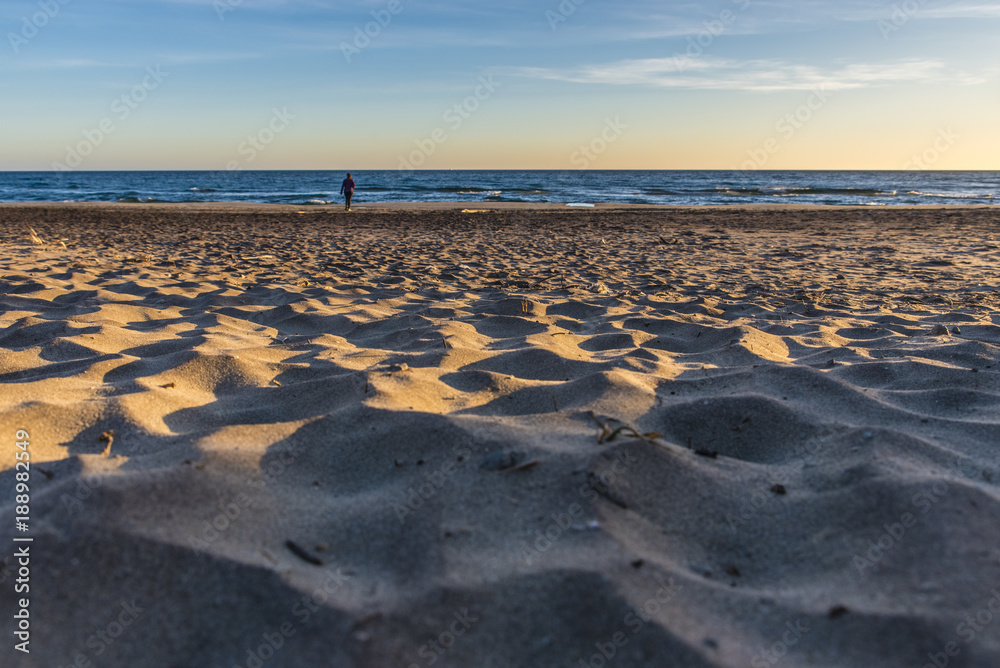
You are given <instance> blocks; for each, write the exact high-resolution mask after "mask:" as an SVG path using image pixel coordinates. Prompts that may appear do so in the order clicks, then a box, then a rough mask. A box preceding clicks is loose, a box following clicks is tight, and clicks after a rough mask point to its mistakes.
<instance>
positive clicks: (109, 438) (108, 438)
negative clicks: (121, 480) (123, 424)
mask: <svg viewBox="0 0 1000 668" xmlns="http://www.w3.org/2000/svg"><path fill="white" fill-rule="evenodd" d="M97 440H99V441H104V442H105V443H107V445H106V446H104V452H102V453H101V456H103V457H110V456H111V444H112V443H114V442H115V432H114V430H113V429H111V430H108V431H106V432H104V433H103V434H101V435H100V437H99V438H98V439H97Z"/></svg>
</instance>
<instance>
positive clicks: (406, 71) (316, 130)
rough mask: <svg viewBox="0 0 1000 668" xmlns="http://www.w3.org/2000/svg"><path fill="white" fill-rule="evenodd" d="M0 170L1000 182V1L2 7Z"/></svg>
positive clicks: (61, 1)
mask: <svg viewBox="0 0 1000 668" xmlns="http://www.w3.org/2000/svg"><path fill="white" fill-rule="evenodd" d="M0 34H2V37H3V40H2V43H0V170H51V169H78V170H104V169H210V170H220V169H337V170H350V169H355V170H363V169H396V168H406V169H413V168H419V169H944V170H947V169H992V170H997V169H1000V122H998V121H1000V114H998V112H1000V40H998V39H997V35H1000V3H997V2H995V0H994V1H993V2H979V1H975V0H955V1H949V0H941V1H933V0H924V1H923V2H921V1H919V0H905V1H901V2H882V1H880V0H840V1H836V2H834V1H827V0H771V1H763V0H712V1H709V2H665V1H663V0H659V1H653V0H540V1H539V0H533V1H529V0H510V1H507V2H503V3H502V4H501V3H495V2H485V1H483V0H465V1H461V2H459V1H457V0H456V1H453V0H336V1H333V0H297V1H296V0H4V2H3V3H0Z"/></svg>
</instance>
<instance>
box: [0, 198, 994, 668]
mask: <svg viewBox="0 0 1000 668" xmlns="http://www.w3.org/2000/svg"><path fill="white" fill-rule="evenodd" d="M463 206H467V205H455V206H450V207H449V206H425V207H417V206H409V207H399V206H397V207H367V208H365V207H358V210H356V211H355V212H354V213H353V214H344V213H343V212H342V211H341V210H340V209H339V208H334V207H305V208H295V207H282V206H236V205H218V206H195V205H190V206H186V205H179V206H169V205H163V206H159V205H155V206H154V205H150V206H143V205H33V206H32V205H18V206H0V221H2V227H0V241H2V246H0V293H2V296H0V327H2V332H0V349H2V353H0V383H2V398H0V435H2V438H3V439H4V444H3V446H2V448H0V452H2V456H3V461H2V467H3V469H4V472H3V473H2V478H3V485H2V487H0V489H3V490H8V491H7V492H4V494H5V498H3V499H2V500H0V503H2V509H3V515H2V518H0V524H2V526H3V536H4V537H5V540H6V544H7V545H8V547H7V548H4V551H3V555H4V557H5V563H6V564H7V569H6V571H7V573H8V574H9V573H12V572H13V571H14V570H16V563H15V560H14V558H13V557H12V554H13V552H14V548H13V543H11V542H10V536H11V535H14V534H15V533H16V532H15V531H14V529H13V527H14V494H13V488H14V470H13V466H14V453H15V451H16V448H15V446H14V440H15V437H14V435H15V432H16V431H17V430H18V429H23V430H27V431H28V432H29V433H30V444H31V445H30V453H31V464H32V473H31V478H30V486H31V492H30V493H31V499H30V504H31V520H30V523H31V530H30V535H32V536H34V539H35V540H34V542H33V543H32V547H31V564H30V568H31V576H30V577H31V583H30V584H31V591H30V609H31V615H32V617H31V620H32V631H33V635H32V639H31V646H30V647H31V654H30V655H24V654H21V653H18V652H16V651H14V650H13V644H14V640H13V639H12V636H11V633H10V631H11V629H12V615H13V612H14V610H15V609H16V603H15V600H16V598H18V597H19V595H15V593H14V585H13V583H14V577H15V576H14V575H8V576H7V577H6V579H5V581H4V582H3V584H2V586H0V606H2V611H3V616H4V618H5V619H6V620H7V621H6V622H5V623H4V629H5V632H4V637H5V638H6V640H5V641H4V644H3V648H2V650H0V665H3V666H39V667H44V668H53V667H57V666H59V667H61V666H69V665H76V666H88V665H93V666H128V667H142V666H155V667H157V668H163V667H177V668H180V667H185V668H186V667H200V666H211V667H219V668H232V667H233V666H244V667H247V666H249V667H251V668H253V667H254V666H258V667H259V666H267V667H268V668H270V667H278V666H282V667H286V666H287V667H291V666H295V667H299V666H334V667H345V668H348V667H355V666H358V667H375V668H381V667H388V666H398V667H400V668H413V667H416V668H423V667H425V666H431V665H435V666H462V667H489V666H493V667H496V668H506V667H511V666H524V667H531V668H537V667H541V668H545V667H549V666H566V667H582V666H595V667H598V666H605V665H606V666H657V667H661V666H682V667H697V666H726V667H730V666H732V667H737V666H751V667H753V668H758V667H760V666H776V665H781V666H852V667H853V666H880V667H894V666H907V667H913V668H921V667H922V666H924V665H926V664H930V665H935V663H936V665H938V666H941V665H944V663H941V662H946V663H947V665H950V666H963V667H968V666H975V667H984V668H985V667H987V666H993V667H995V666H997V665H1000V593H998V592H1000V533H998V526H1000V489H998V483H1000V457H998V454H1000V383H998V370H1000V366H998V365H1000V358H998V351H1000V314H998V311H997V306H998V302H1000V279H998V276H997V266H998V261H1000V241H998V238H1000V209H996V208H970V209H950V208H920V209H915V208H911V209H902V208H901V209H860V208H857V209H852V208H843V209H832V208H831V209H808V208H788V207H782V208H769V207H751V208H722V209H716V208H706V209H668V208H655V207H598V208H596V209H593V210H583V209H581V210H570V209H566V208H564V207H536V206H521V207H517V206H508V207H497V206H477V207H476V208H477V209H480V210H482V211H480V212H476V213H472V212H463V211H462V208H463ZM29 225H30V226H31V227H32V228H34V230H36V231H37V234H38V236H39V237H40V240H41V241H43V242H44V243H43V244H40V245H39V244H34V243H32V241H31V240H30V238H29V234H28V232H27V226H29ZM102 436H103V438H102ZM275 647H276V648H275ZM608 656H610V658H607V657H608Z"/></svg>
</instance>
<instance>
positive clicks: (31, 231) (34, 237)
mask: <svg viewBox="0 0 1000 668" xmlns="http://www.w3.org/2000/svg"><path fill="white" fill-rule="evenodd" d="M28 238H29V239H31V243H33V244H35V245H36V246H44V245H45V241H44V240H43V239H42V238H41V237H40V236H38V233H37V232H35V228H33V227H31V226H29V227H28Z"/></svg>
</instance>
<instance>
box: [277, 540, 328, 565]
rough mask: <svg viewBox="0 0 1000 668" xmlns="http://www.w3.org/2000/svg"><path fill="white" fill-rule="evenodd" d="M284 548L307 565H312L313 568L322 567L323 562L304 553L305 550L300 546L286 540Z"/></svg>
mask: <svg viewBox="0 0 1000 668" xmlns="http://www.w3.org/2000/svg"><path fill="white" fill-rule="evenodd" d="M285 547H287V548H288V550H289V551H290V552H291V553H292V554H294V555H295V556H296V557H298V558H299V559H301V560H302V561H304V562H306V563H307V564H312V565H313V566H322V565H323V561H322V560H321V559H318V558H317V557H314V556H313V555H311V554H309V553H308V552H306V551H305V549H304V548H303V547H302V546H301V545H299V544H298V543H296V542H294V541H291V540H286V541H285Z"/></svg>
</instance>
